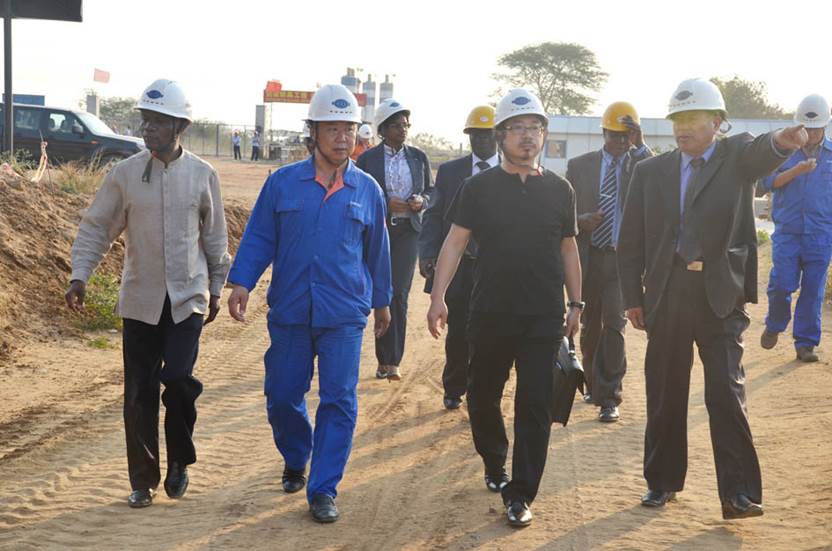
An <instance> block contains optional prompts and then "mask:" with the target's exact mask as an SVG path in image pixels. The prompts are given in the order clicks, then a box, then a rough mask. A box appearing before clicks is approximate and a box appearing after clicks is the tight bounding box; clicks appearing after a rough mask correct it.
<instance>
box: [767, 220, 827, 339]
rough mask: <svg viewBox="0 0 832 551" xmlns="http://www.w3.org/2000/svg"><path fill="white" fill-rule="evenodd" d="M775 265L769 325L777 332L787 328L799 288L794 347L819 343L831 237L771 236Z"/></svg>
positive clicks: (769, 290) (771, 329) (782, 234)
mask: <svg viewBox="0 0 832 551" xmlns="http://www.w3.org/2000/svg"><path fill="white" fill-rule="evenodd" d="M771 242H772V254H771V257H772V266H771V275H770V276H769V281H768V315H767V316H766V328H767V329H768V330H769V331H772V332H775V333H781V332H783V331H785V330H786V327H787V326H788V325H789V321H790V320H791V302H792V293H794V292H795V291H797V289H798V288H799V289H800V296H799V297H798V299H797V305H796V306H795V309H794V324H793V325H792V333H793V335H794V345H795V347H806V346H817V345H818V343H820V320H821V308H822V307H823V295H824V291H825V287H826V273H827V270H828V268H829V260H830V258H832V240H830V239H829V238H828V237H826V236H823V237H818V236H812V235H796V234H784V233H779V232H776V231H775V233H774V235H773V236H772V241H771Z"/></svg>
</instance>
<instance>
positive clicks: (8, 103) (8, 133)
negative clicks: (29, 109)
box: [0, 0, 83, 155]
mask: <svg viewBox="0 0 832 551" xmlns="http://www.w3.org/2000/svg"><path fill="white" fill-rule="evenodd" d="M0 17H3V61H4V69H5V70H4V71H3V73H4V77H5V86H4V90H5V95H4V96H3V152H4V153H5V152H9V153H10V154H12V155H14V93H13V91H12V19H50V20H53V21H75V22H77V23H80V22H81V21H82V20H83V17H82V15H81V0H2V4H0Z"/></svg>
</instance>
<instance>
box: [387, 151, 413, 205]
mask: <svg viewBox="0 0 832 551" xmlns="http://www.w3.org/2000/svg"><path fill="white" fill-rule="evenodd" d="M384 183H385V184H386V186H387V193H388V194H389V195H390V196H391V197H397V198H399V199H403V200H405V201H407V199H408V198H409V197H410V196H411V195H412V194H413V176H412V175H411V174H410V165H409V164H408V163H407V155H405V152H404V147H400V148H399V150H398V151H393V148H392V147H390V146H389V145H385V146H384ZM397 216H401V215H397Z"/></svg>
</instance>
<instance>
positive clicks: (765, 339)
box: [760, 329, 780, 350]
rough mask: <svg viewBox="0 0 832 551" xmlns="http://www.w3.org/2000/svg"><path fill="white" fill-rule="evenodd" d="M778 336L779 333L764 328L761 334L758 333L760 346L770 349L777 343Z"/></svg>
mask: <svg viewBox="0 0 832 551" xmlns="http://www.w3.org/2000/svg"><path fill="white" fill-rule="evenodd" d="M779 336H780V333H775V332H773V331H769V330H768V329H766V330H764V331H763V334H762V335H760V346H762V347H763V348H765V349H766V350H771V349H772V348H774V346H775V345H776V344H777V338H778V337H779Z"/></svg>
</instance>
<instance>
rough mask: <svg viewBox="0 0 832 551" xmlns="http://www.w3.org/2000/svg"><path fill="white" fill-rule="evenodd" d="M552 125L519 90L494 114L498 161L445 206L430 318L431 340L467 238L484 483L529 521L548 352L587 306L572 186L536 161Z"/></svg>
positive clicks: (471, 391)
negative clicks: (509, 401) (508, 416)
mask: <svg viewBox="0 0 832 551" xmlns="http://www.w3.org/2000/svg"><path fill="white" fill-rule="evenodd" d="M548 122H549V118H548V116H547V115H546V111H545V110H544V109H543V105H542V104H541V103H540V100H539V99H538V98H537V97H536V96H535V95H534V94H532V93H531V92H529V91H528V90H526V89H524V88H515V89H512V90H510V91H509V92H508V94H506V95H505V96H504V97H503V98H502V99H500V101H499V103H498V104H497V109H496V114H495V117H494V123H495V125H496V130H497V143H498V144H499V147H500V152H501V158H502V160H501V162H500V166H498V167H495V168H493V169H487V170H485V171H483V172H480V173H478V174H476V175H474V176H471V177H470V178H468V179H467V180H466V181H465V183H464V184H463V185H462V189H461V191H460V192H459V194H458V195H457V198H456V201H455V204H454V205H453V206H452V207H451V222H452V225H451V229H450V231H449V232H448V237H447V238H446V239H445V243H444V244H443V245H442V250H441V252H440V253H439V260H438V261H437V264H436V273H435V275H434V281H433V290H432V291H431V295H430V309H429V310H428V316H427V318H428V329H429V331H430V333H431V335H433V336H434V337H435V338H438V337H439V336H440V335H441V330H442V329H443V328H444V326H445V324H446V323H447V321H448V309H447V306H446V305H445V300H444V298H445V292H446V290H447V289H448V286H449V285H450V283H451V280H452V279H453V277H454V272H455V271H456V269H457V265H458V264H459V262H460V259H461V258H462V256H463V255H464V254H465V250H466V246H467V245H468V241H469V240H470V238H471V237H473V238H474V239H476V242H477V259H476V260H475V262H474V288H473V292H472V295H471V300H470V315H469V319H468V338H469V339H470V342H471V365H470V368H469V371H468V396H467V400H468V414H469V416H470V421H471V433H472V435H473V437H474V446H475V448H476V450H477V453H479V455H480V457H482V461H483V464H484V466H485V485H486V487H487V488H488V489H489V490H490V491H492V492H500V493H501V494H502V499H503V503H504V505H505V507H506V517H507V519H508V523H509V524H510V525H511V526H515V527H523V526H528V525H529V524H531V522H532V512H531V509H530V506H531V504H532V502H533V501H534V499H535V497H536V496H537V492H538V489H539V488H540V480H541V478H542V476H543V469H544V466H545V465H546V458H547V457H548V455H549V436H550V433H551V428H552V417H553V407H552V406H553V403H552V402H553V394H554V373H555V371H554V363H555V353H556V351H557V350H558V346H559V344H560V342H561V341H562V339H563V336H564V335H566V336H569V337H572V336H573V335H574V334H575V333H576V332H577V330H578V326H579V323H580V313H581V310H582V309H583V306H584V305H583V303H582V302H581V265H580V259H579V256H578V246H577V244H576V243H575V235H576V234H577V232H578V228H577V225H576V222H575V194H574V192H573V191H572V186H570V185H569V182H567V181H566V180H565V179H563V178H561V177H560V176H557V175H556V174H554V173H553V172H550V171H549V170H546V169H544V168H542V167H541V166H540V165H539V164H538V158H539V155H540V152H541V151H542V149H543V143H544V140H545V138H546V134H547V128H548ZM564 284H565V287H566V295H567V296H568V297H569V303H568V304H564V302H565V299H564ZM567 306H568V308H569V310H568V313H566V312H565V310H566V307H567ZM565 313H566V319H565V320H564V314H565ZM564 321H565V326H564ZM512 366H513V367H514V369H515V372H516V374H517V388H516V390H515V396H514V408H513V410H514V449H513V451H512V477H511V479H510V480H509V477H508V475H507V474H506V471H505V463H506V458H507V454H508V450H509V446H508V436H507V435H506V429H505V424H504V421H503V413H502V410H501V408H500V402H501V400H502V397H503V389H504V387H505V384H506V381H507V380H508V378H509V374H510V372H511V368H512Z"/></svg>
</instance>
